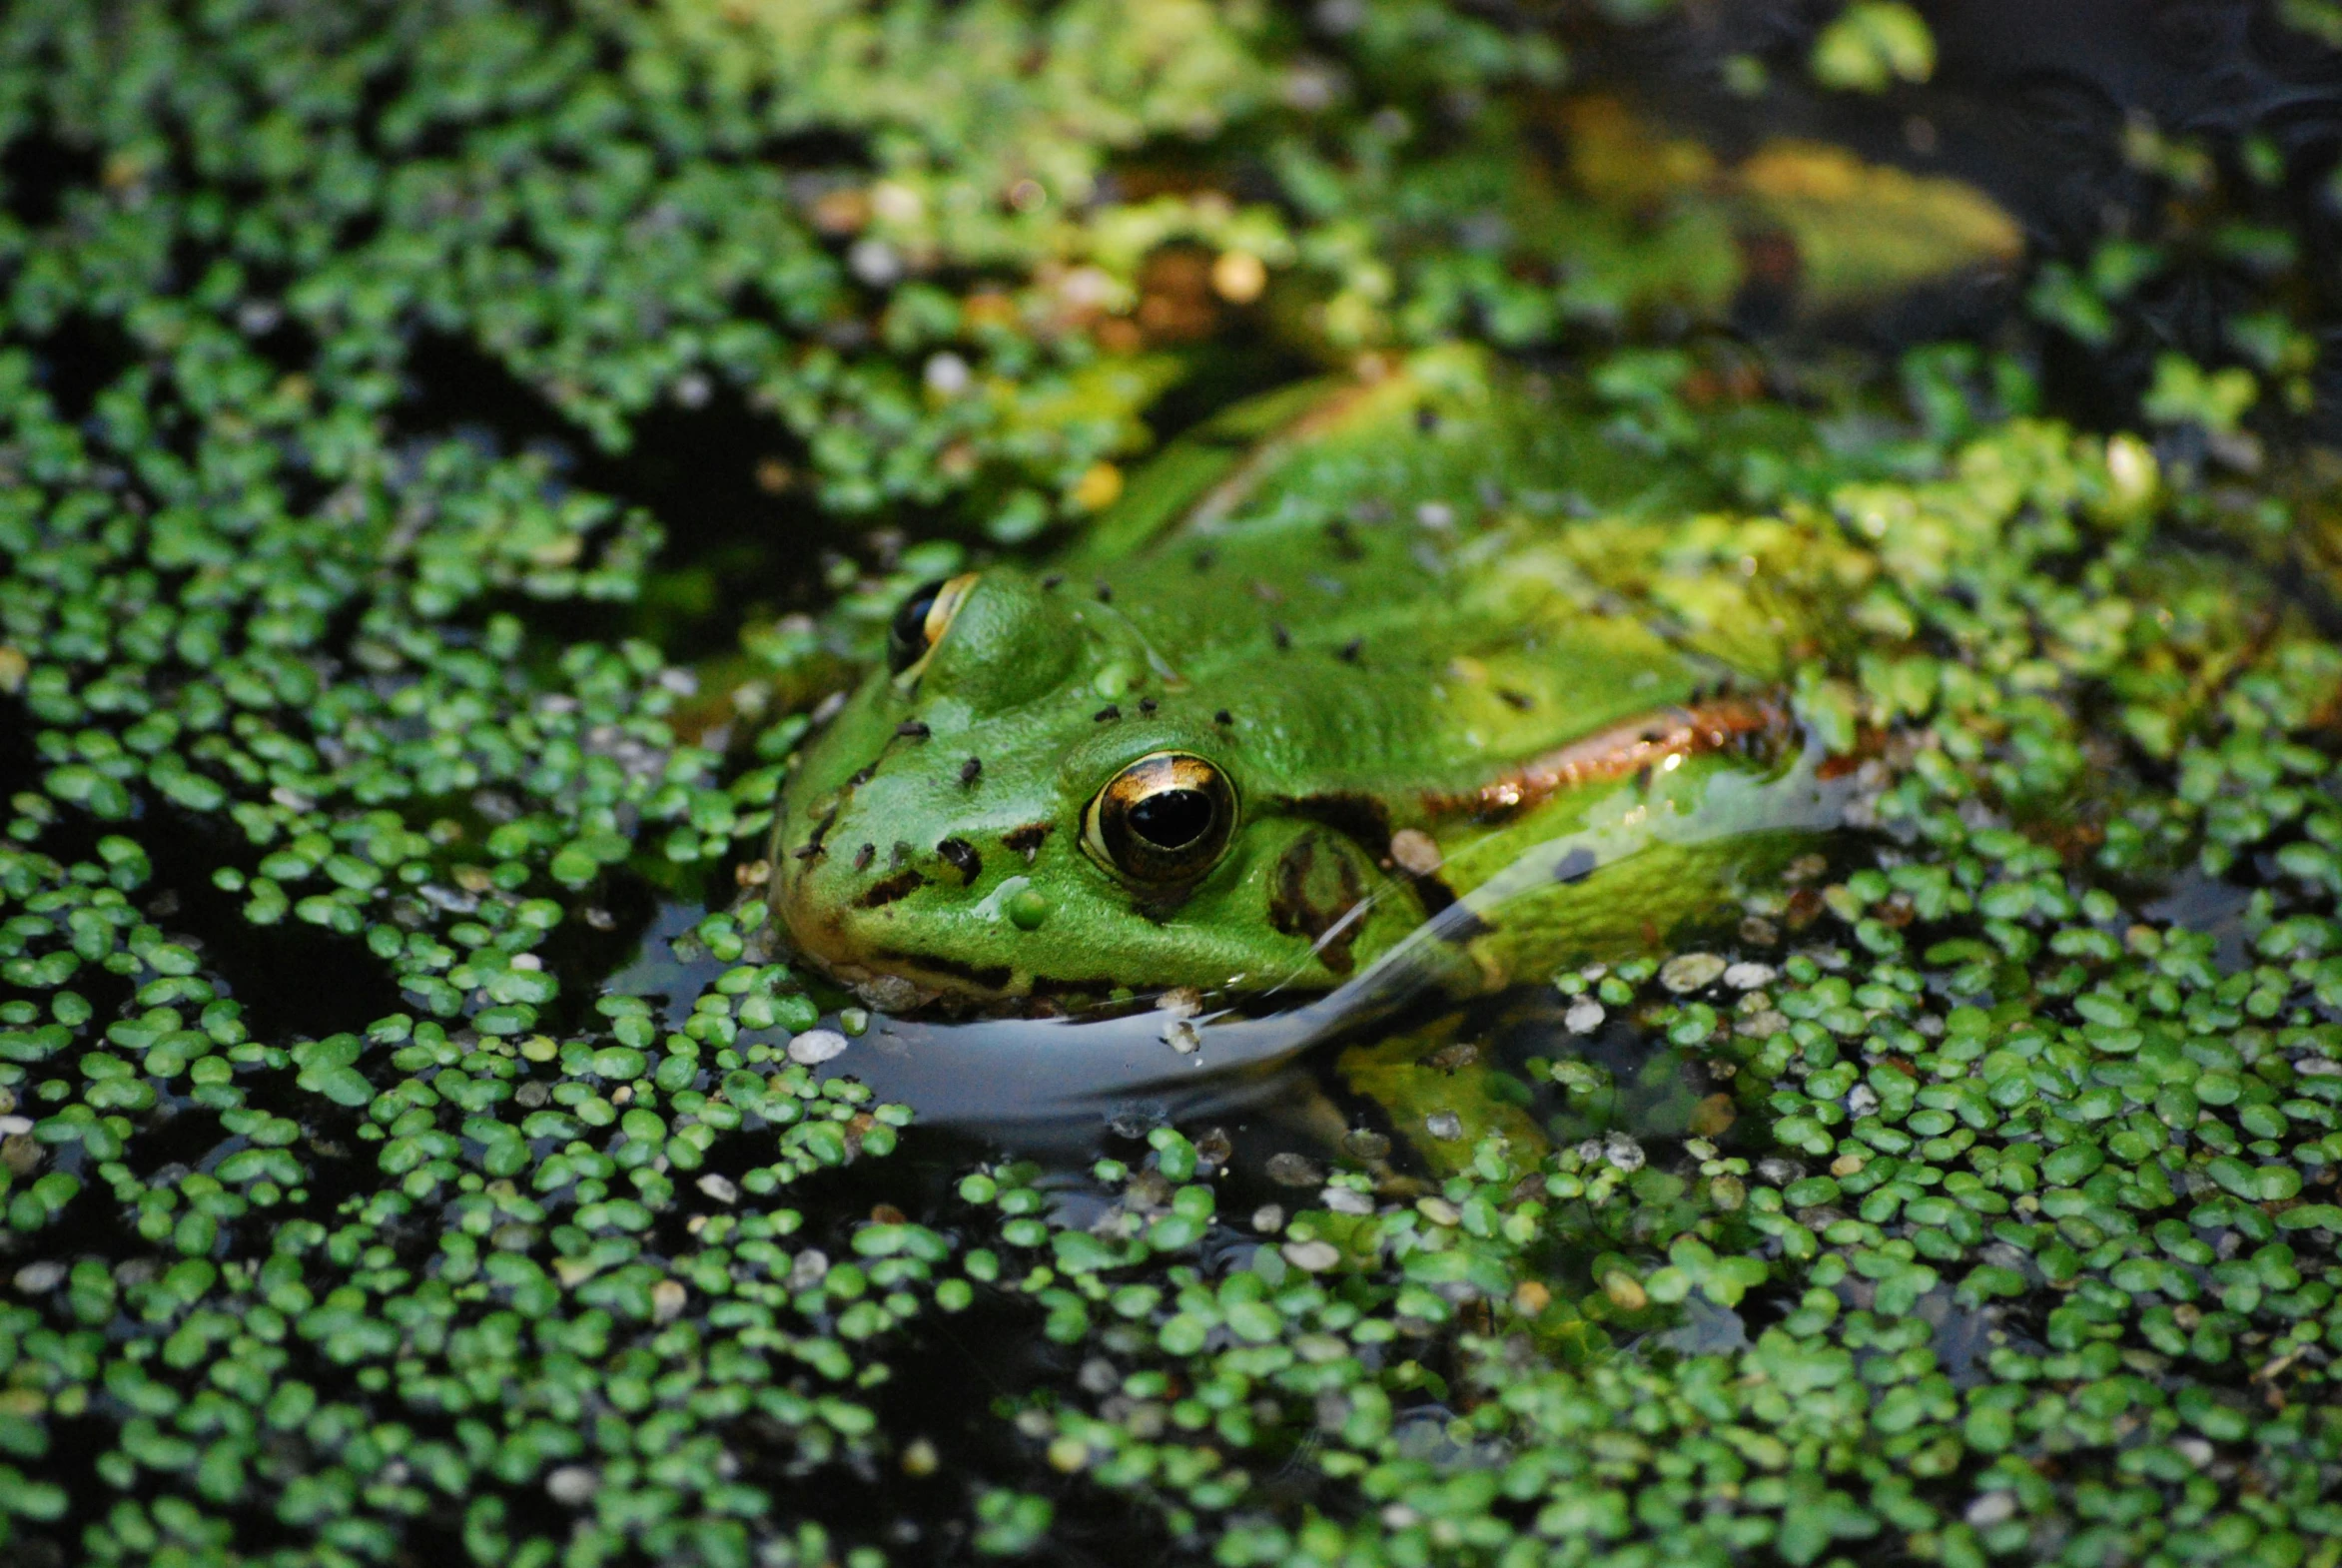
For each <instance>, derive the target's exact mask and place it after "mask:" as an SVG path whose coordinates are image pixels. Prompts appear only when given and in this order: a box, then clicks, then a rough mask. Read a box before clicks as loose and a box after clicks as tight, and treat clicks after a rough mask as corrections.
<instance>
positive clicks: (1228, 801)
mask: <svg viewBox="0 0 2342 1568" xmlns="http://www.w3.org/2000/svg"><path fill="white" fill-rule="evenodd" d="M1235 827H1236V789H1235V786H1234V785H1233V784H1232V783H1230V782H1229V781H1228V776H1227V775H1226V774H1225V773H1222V772H1221V771H1220V770H1219V769H1218V768H1217V767H1215V766H1213V765H1212V764H1211V763H1209V762H1206V761H1204V760H1203V759H1202V758H1201V757H1198V756H1196V755H1195V754H1194V753H1192V752H1186V751H1157V752H1151V753H1149V754H1148V755H1146V756H1144V757H1141V758H1140V759H1139V760H1138V761H1136V762H1134V763H1132V764H1131V765H1130V766H1129V767H1127V768H1125V769H1123V771H1122V772H1120V773H1118V774H1116V775H1115V776H1114V777H1113V778H1111V779H1108V780H1107V781H1106V787H1105V788H1104V789H1102V790H1100V791H1099V792H1098V794H1097V795H1096V796H1094V797H1093V798H1092V799H1091V802H1090V806H1089V809H1087V810H1086V811H1084V812H1083V813H1082V847H1083V848H1084V849H1086V850H1088V851H1089V852H1090V855H1091V858H1093V859H1094V860H1096V861H1098V862H1099V863H1100V864H1101V865H1103V866H1106V867H1108V868H1109V869H1111V870H1113V871H1116V872H1119V873H1121V874H1122V875H1123V876H1126V877H1128V878H1130V879H1131V880H1132V881H1133V882H1144V883H1152V884H1158V885H1160V884H1164V883H1171V882H1187V881H1191V880H1193V879H1194V878H1196V877H1199V876H1201V875H1203V873H1204V872H1206V871H1209V870H1210V869H1211V867H1212V866H1213V864H1214V863H1215V862H1217V861H1218V859H1219V856H1220V852H1221V851H1222V850H1224V849H1226V848H1227V843H1228V837H1229V835H1231V834H1232V833H1234V831H1235Z"/></svg>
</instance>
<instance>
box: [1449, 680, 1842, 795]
mask: <svg viewBox="0 0 2342 1568" xmlns="http://www.w3.org/2000/svg"><path fill="white" fill-rule="evenodd" d="M1797 743H1798V727H1797V720H1796V718H1795V716H1794V715H1792V714H1791V712H1790V710H1789V705H1788V704H1787V703H1786V702H1783V701H1781V700H1780V699H1778V698H1776V697H1771V696H1722V697H1713V698H1709V699H1707V700H1705V701H1702V700H1699V699H1694V700H1693V701H1691V702H1687V703H1685V704H1683V705H1681V706H1679V707H1671V708H1662V709H1660V710H1659V711H1657V712H1655V713H1646V714H1644V715H1642V716H1641V717H1639V718H1632V719H1628V720H1626V721H1624V722H1623V723H1619V724H1613V725H1611V726H1610V727H1609V728H1608V729H1603V730H1596V731H1595V732H1594V733H1593V734H1591V735H1585V736H1581V737H1580V738H1578V739H1577V740H1573V741H1571V742H1570V743H1569V744H1568V745H1566V746H1562V747H1560V748H1558V749H1556V750H1553V751H1549V752H1546V753H1545V754H1544V755H1543V756H1539V757H1532V758H1530V759H1529V760H1528V761H1526V762H1524V763H1521V764H1520V765H1519V766H1518V767H1513V768H1508V769H1506V770H1505V771H1504V772H1503V773H1501V774H1499V775H1498V776H1497V777H1495V778H1492V779H1490V780H1488V781H1487V782H1486V783H1484V784H1482V785H1480V786H1479V787H1478V788H1476V789H1470V790H1459V791H1452V792H1445V793H1441V792H1433V793H1428V794H1426V795H1424V796H1423V808H1424V810H1426V811H1427V812H1429V813H1430V814H1431V815H1432V816H1434V817H1446V816H1456V815H1470V816H1475V817H1481V818H1492V817H1505V816H1510V815H1511V814H1513V813H1514V812H1518V811H1525V810H1527V809H1529V808H1530V807H1533V806H1536V805H1539V804H1541V803H1543V802H1544V801H1546V800H1549V799H1551V798H1552V797H1553V796H1555V795H1558V794H1560V793H1562V792H1563V791H1564V790H1573V789H1577V788H1580V787H1581V786H1583V785H1587V784H1595V783H1601V782H1605V781H1607V780H1611V779H1621V778H1625V777H1627V776H1629V775H1630V774H1634V773H1637V772H1640V771H1641V770H1643V769H1644V768H1649V767H1659V766H1664V765H1666V764H1667V763H1668V761H1669V760H1670V759H1679V760H1680V759H1683V758H1688V757H1697V756H1704V755H1706V754H1708V753H1711V752H1718V751H1739V752H1741V753H1743V754H1745V755H1749V756H1756V757H1779V756H1782V755H1785V754H1786V753H1787V752H1789V751H1790V750H1793V749H1795V747H1796V745H1797Z"/></svg>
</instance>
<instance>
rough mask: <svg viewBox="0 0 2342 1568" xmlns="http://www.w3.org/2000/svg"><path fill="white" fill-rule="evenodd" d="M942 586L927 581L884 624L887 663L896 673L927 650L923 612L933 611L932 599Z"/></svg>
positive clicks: (939, 583) (925, 620)
mask: <svg viewBox="0 0 2342 1568" xmlns="http://www.w3.org/2000/svg"><path fill="white" fill-rule="evenodd" d="M943 586H944V585H943V584H942V583H941V582H930V583H926V584H923V585H922V586H920V587H917V588H914V589H913V590H912V591H911V596H910V597H909V598H907V599H905V600H904V601H903V606H902V608H901V609H898V610H896V611H895V618H894V620H893V621H892V622H890V623H889V624H888V626H887V662H888V663H890V664H892V665H893V666H894V668H895V672H896V673H897V674H901V673H902V672H903V671H904V670H906V669H909V668H910V667H911V666H912V665H913V664H916V663H917V662H919V656H920V655H921V654H923V653H925V652H926V651H927V612H928V611H929V610H931V609H934V608H935V596H936V595H937V594H939V593H941V592H942V591H943Z"/></svg>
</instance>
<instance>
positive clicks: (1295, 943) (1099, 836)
mask: <svg viewBox="0 0 2342 1568" xmlns="http://www.w3.org/2000/svg"><path fill="white" fill-rule="evenodd" d="M1178 656H1179V650H1178V649H1177V648H1156V647H1151V646H1149V645H1148V643H1147V642H1146V640H1145V639H1144V638H1143V637H1142V636H1141V634H1140V633H1139V631H1138V630H1137V629H1136V627H1134V625H1133V624H1132V623H1131V621H1130V620H1129V619H1128V618H1126V617H1125V616H1124V615H1123V614H1122V613H1121V612H1119V611H1117V610H1116V609H1115V608H1114V607H1113V606H1112V605H1111V604H1109V603H1104V602H1099V601H1094V600H1091V599H1089V598H1087V597H1086V596H1082V595H1078V594H1076V593H1074V592H1072V591H1071V590H1067V589H1063V588H1060V587H1058V586H1056V585H1055V583H1054V582H1053V581H1050V580H1046V579H1045V580H1044V581H1040V582H1037V581H1035V580H1033V579H1032V578H1030V577H1028V576H1025V575H1024V574H1022V573H1020V572H1017V571H1014V570H1009V569H994V570H987V571H985V572H982V573H970V574H968V575H965V576H960V577H955V578H952V579H951V580H949V581H947V582H941V583H934V584H930V585H928V586H927V587H925V588H922V589H920V590H919V591H918V592H916V593H914V594H913V595H912V596H911V597H910V598H909V599H908V600H906V601H905V603H904V604H903V606H902V608H901V610H900V611H899V613H898V614H897V615H896V617H895V620H894V624H893V628H892V631H891V635H890V659H889V666H890V667H889V668H887V669H885V670H880V671H874V672H873V673H872V674H871V676H870V678H869V679H868V680H867V681H866V682H865V683H864V684H863V686H862V687H861V689H860V690H859V691H857V692H856V693H855V694H854V696H853V697H852V698H851V699H850V700H849V701H848V702H847V703H846V705H845V707H844V708H842V709H841V710H840V711H839V713H838V715H837V717H836V718H835V719H834V720H833V721H832V723H831V725H830V727H829V728H828V729H827V730H826V731H824V732H823V733H822V734H821V735H820V736H819V737H818V738H817V739H816V740H815V741H813V742H812V743H811V744H810V745H809V746H808V747H807V749H806V751H805V753H804V755H803V757H802V759H801V763H800V766H799V768H798V770H797V772H796V774H795V776H794V777H793V778H792V780H791V782H790V785H789V787H788V789H787V791H786V793H785V795H784V797H783V800H782V803H781V814H780V820H779V822H778V824H777V826H776V828H775V838H774V844H773V865H774V871H773V880H772V899H773V907H774V910H775V912H776V914H777V915H778V916H779V917H780V920H781V922H782V924H783V925H784V926H785V927H786V929H787V931H788V933H789V936H790V938H791V940H792V941H793V942H794V944H795V945H796V947H797V948H798V949H799V950H800V951H801V952H803V953H804V954H806V955H807V956H809V957H810V958H812V959H813V960H814V961H815V962H817V963H818V964H820V965H821V966H822V967H824V968H825V969H827V970H828V971H829V972H830V973H831V974H833V975H835V976H836V977H837V978H839V979H840V980H842V981H845V982H847V983H849V984H851V985H853V986H854V987H855V988H856V989H857V990H858V991H859V992H860V993H861V994H862V996H863V997H864V998H865V999H866V1000H868V1001H870V1002H872V1003H873V1004H874V1005H877V1006H880V1007H882V1008H885V1009H888V1010H890V1011H897V1012H900V1011H903V1010H904V1009H906V1008H909V1007H914V1006H918V1005H921V1004H925V1003H931V1002H933V1003H942V1004H944V1005H947V1006H953V1007H960V1008H966V1007H972V1006H973V1007H988V1006H991V1007H997V1006H1000V1005H1003V1004H1007V1003H1011V1002H1014V1001H1015V1000H1017V999H1035V1000H1037V1001H1047V1000H1050V999H1065V1000H1067V1001H1079V1000H1090V999H1103V998H1105V997H1108V996H1110V995H1112V994H1114V993H1116V992H1118V991H1128V992H1133V993H1148V992H1153V991H1159V990H1164V989H1169V988H1171V987H1180V986H1192V987H1196V988H1198V989H1202V990H1216V989H1221V988H1230V987H1233V988H1238V989H1244V990H1257V989H1266V988H1268V987H1271V986H1278V985H1284V986H1292V987H1296V988H1300V989H1325V988H1328V987H1330V986H1333V985H1336V984H1338V983H1339V982H1340V980H1341V979H1342V978H1343V976H1345V975H1346V974H1348V973H1350V972H1352V971H1353V970H1354V969H1355V968H1356V967H1357V966H1358V965H1359V964H1360V963H1361V962H1362V961H1363V960H1364V959H1365V958H1366V957H1367V956H1368V955H1369V954H1370V953H1372V952H1374V951H1378V950H1379V949H1380V948H1381V947H1383V946H1386V945H1387V944H1388V943H1389V942H1390V941H1392V940H1395V937H1396V936H1397V935H1400V934H1403V933H1404V932H1405V931H1406V930H1408V929H1411V927H1412V926H1413V925H1414V924H1415V923H1416V921H1417V920H1419V918H1420V916H1421V907H1420V904H1419V903H1418V902H1417V900H1416V899H1415V897H1414V895H1413V893H1412V891H1411V890H1410V889H1408V888H1406V887H1405V886H1403V885H1402V884H1398V883H1395V882H1393V880H1392V879H1391V878H1390V877H1389V876H1388V875H1386V874H1385V873H1384V872H1383V871H1382V870H1381V869H1380V868H1379V867H1378V865H1377V858H1378V857H1377V853H1376V850H1375V849H1374V848H1371V847H1369V845H1368V844H1364V843H1361V842H1360V837H1361V836H1363V837H1365V838H1366V839H1368V840H1371V838H1372V837H1373V832H1372V829H1371V828H1370V827H1369V828H1367V829H1366V830H1365V832H1364V833H1363V835H1360V834H1357V833H1354V832H1344V831H1338V830H1337V829H1336V828H1335V827H1333V826H1329V825H1328V824H1327V823H1326V822H1325V821H1324V820H1323V817H1324V815H1325V812H1324V810H1323V808H1322V806H1319V807H1318V808H1316V815H1315V816H1312V815H1311V814H1310V808H1309V807H1308V806H1307V805H1306V804H1304V803H1303V797H1304V796H1305V795H1306V791H1303V790H1298V789H1296V788H1295V784H1294V781H1293V780H1292V779H1291V778H1290V777H1288V776H1284V775H1285V774H1286V773H1289V769H1285V770H1280V769H1277V768H1276V767H1274V766H1273V765H1272V764H1271V762H1270V761H1269V760H1268V758H1267V757H1266V756H1265V755H1264V753H1268V752H1273V751H1275V750H1277V749H1278V747H1279V738H1278V737H1277V736H1276V735H1275V734H1274V733H1273V726H1270V725H1263V726H1262V727H1261V732H1259V733H1255V732H1254V731H1253V730H1252V729H1251V728H1250V727H1249V726H1248V725H1247V723H1246V722H1245V721H1243V720H1241V719H1238V718H1235V717H1233V716H1231V715H1230V714H1229V713H1228V712H1227V711H1226V709H1225V708H1224V707H1223V706H1222V702H1223V701H1224V694H1221V696H1219V697H1215V696H1214V695H1212V694H1209V693H1206V692H1203V691H1200V690H1197V689H1194V688H1192V687H1190V686H1189V685H1188V684H1187V682H1185V681H1184V680H1183V679H1181V677H1180V676H1179V674H1178V673H1177V669H1176V661H1177V659H1178ZM1237 706H1239V707H1241V706H1242V705H1241V704H1237Z"/></svg>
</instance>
